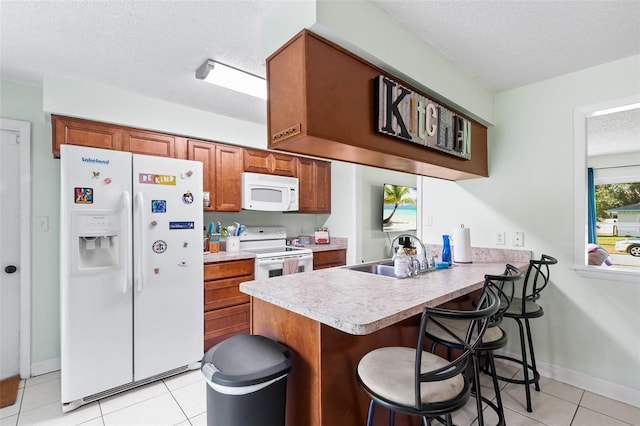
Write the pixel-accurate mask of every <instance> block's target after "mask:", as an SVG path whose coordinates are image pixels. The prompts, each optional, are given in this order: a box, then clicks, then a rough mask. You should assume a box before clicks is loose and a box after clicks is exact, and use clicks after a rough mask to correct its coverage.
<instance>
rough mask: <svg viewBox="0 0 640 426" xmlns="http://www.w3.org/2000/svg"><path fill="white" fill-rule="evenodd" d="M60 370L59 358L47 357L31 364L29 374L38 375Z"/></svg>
mask: <svg viewBox="0 0 640 426" xmlns="http://www.w3.org/2000/svg"><path fill="white" fill-rule="evenodd" d="M58 370H60V358H52V359H47V360H45V361H40V362H34V363H33V364H31V376H40V375H42V374H47V373H51V372H53V371H58Z"/></svg>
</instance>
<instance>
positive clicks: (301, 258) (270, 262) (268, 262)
mask: <svg viewBox="0 0 640 426" xmlns="http://www.w3.org/2000/svg"><path fill="white" fill-rule="evenodd" d="M287 257H294V256H287ZM312 259H313V254H306V255H302V256H299V257H298V260H299V261H304V260H312ZM283 261H284V257H282V258H280V259H276V260H261V259H256V263H257V264H258V265H277V264H278V263H282V262H283Z"/></svg>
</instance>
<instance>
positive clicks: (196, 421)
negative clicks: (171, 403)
mask: <svg viewBox="0 0 640 426" xmlns="http://www.w3.org/2000/svg"><path fill="white" fill-rule="evenodd" d="M189 422H191V424H192V426H207V413H202V414H200V415H199V416H195V417H191V418H190V419H189Z"/></svg>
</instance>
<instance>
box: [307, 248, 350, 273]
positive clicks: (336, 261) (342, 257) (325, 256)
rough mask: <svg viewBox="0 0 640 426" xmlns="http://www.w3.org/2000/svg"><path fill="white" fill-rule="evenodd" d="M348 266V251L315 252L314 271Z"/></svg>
mask: <svg viewBox="0 0 640 426" xmlns="http://www.w3.org/2000/svg"><path fill="white" fill-rule="evenodd" d="M346 264H347V250H346V249H342V250H328V251H316V252H313V269H314V270H316V269H324V268H333V267H335V266H344V265H346Z"/></svg>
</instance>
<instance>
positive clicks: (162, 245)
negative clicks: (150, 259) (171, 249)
mask: <svg viewBox="0 0 640 426" xmlns="http://www.w3.org/2000/svg"><path fill="white" fill-rule="evenodd" d="M152 249H153V252H154V253H155V254H162V253H164V252H165V251H167V242H166V241H163V240H158V241H156V242H154V243H153V247H152Z"/></svg>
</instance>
